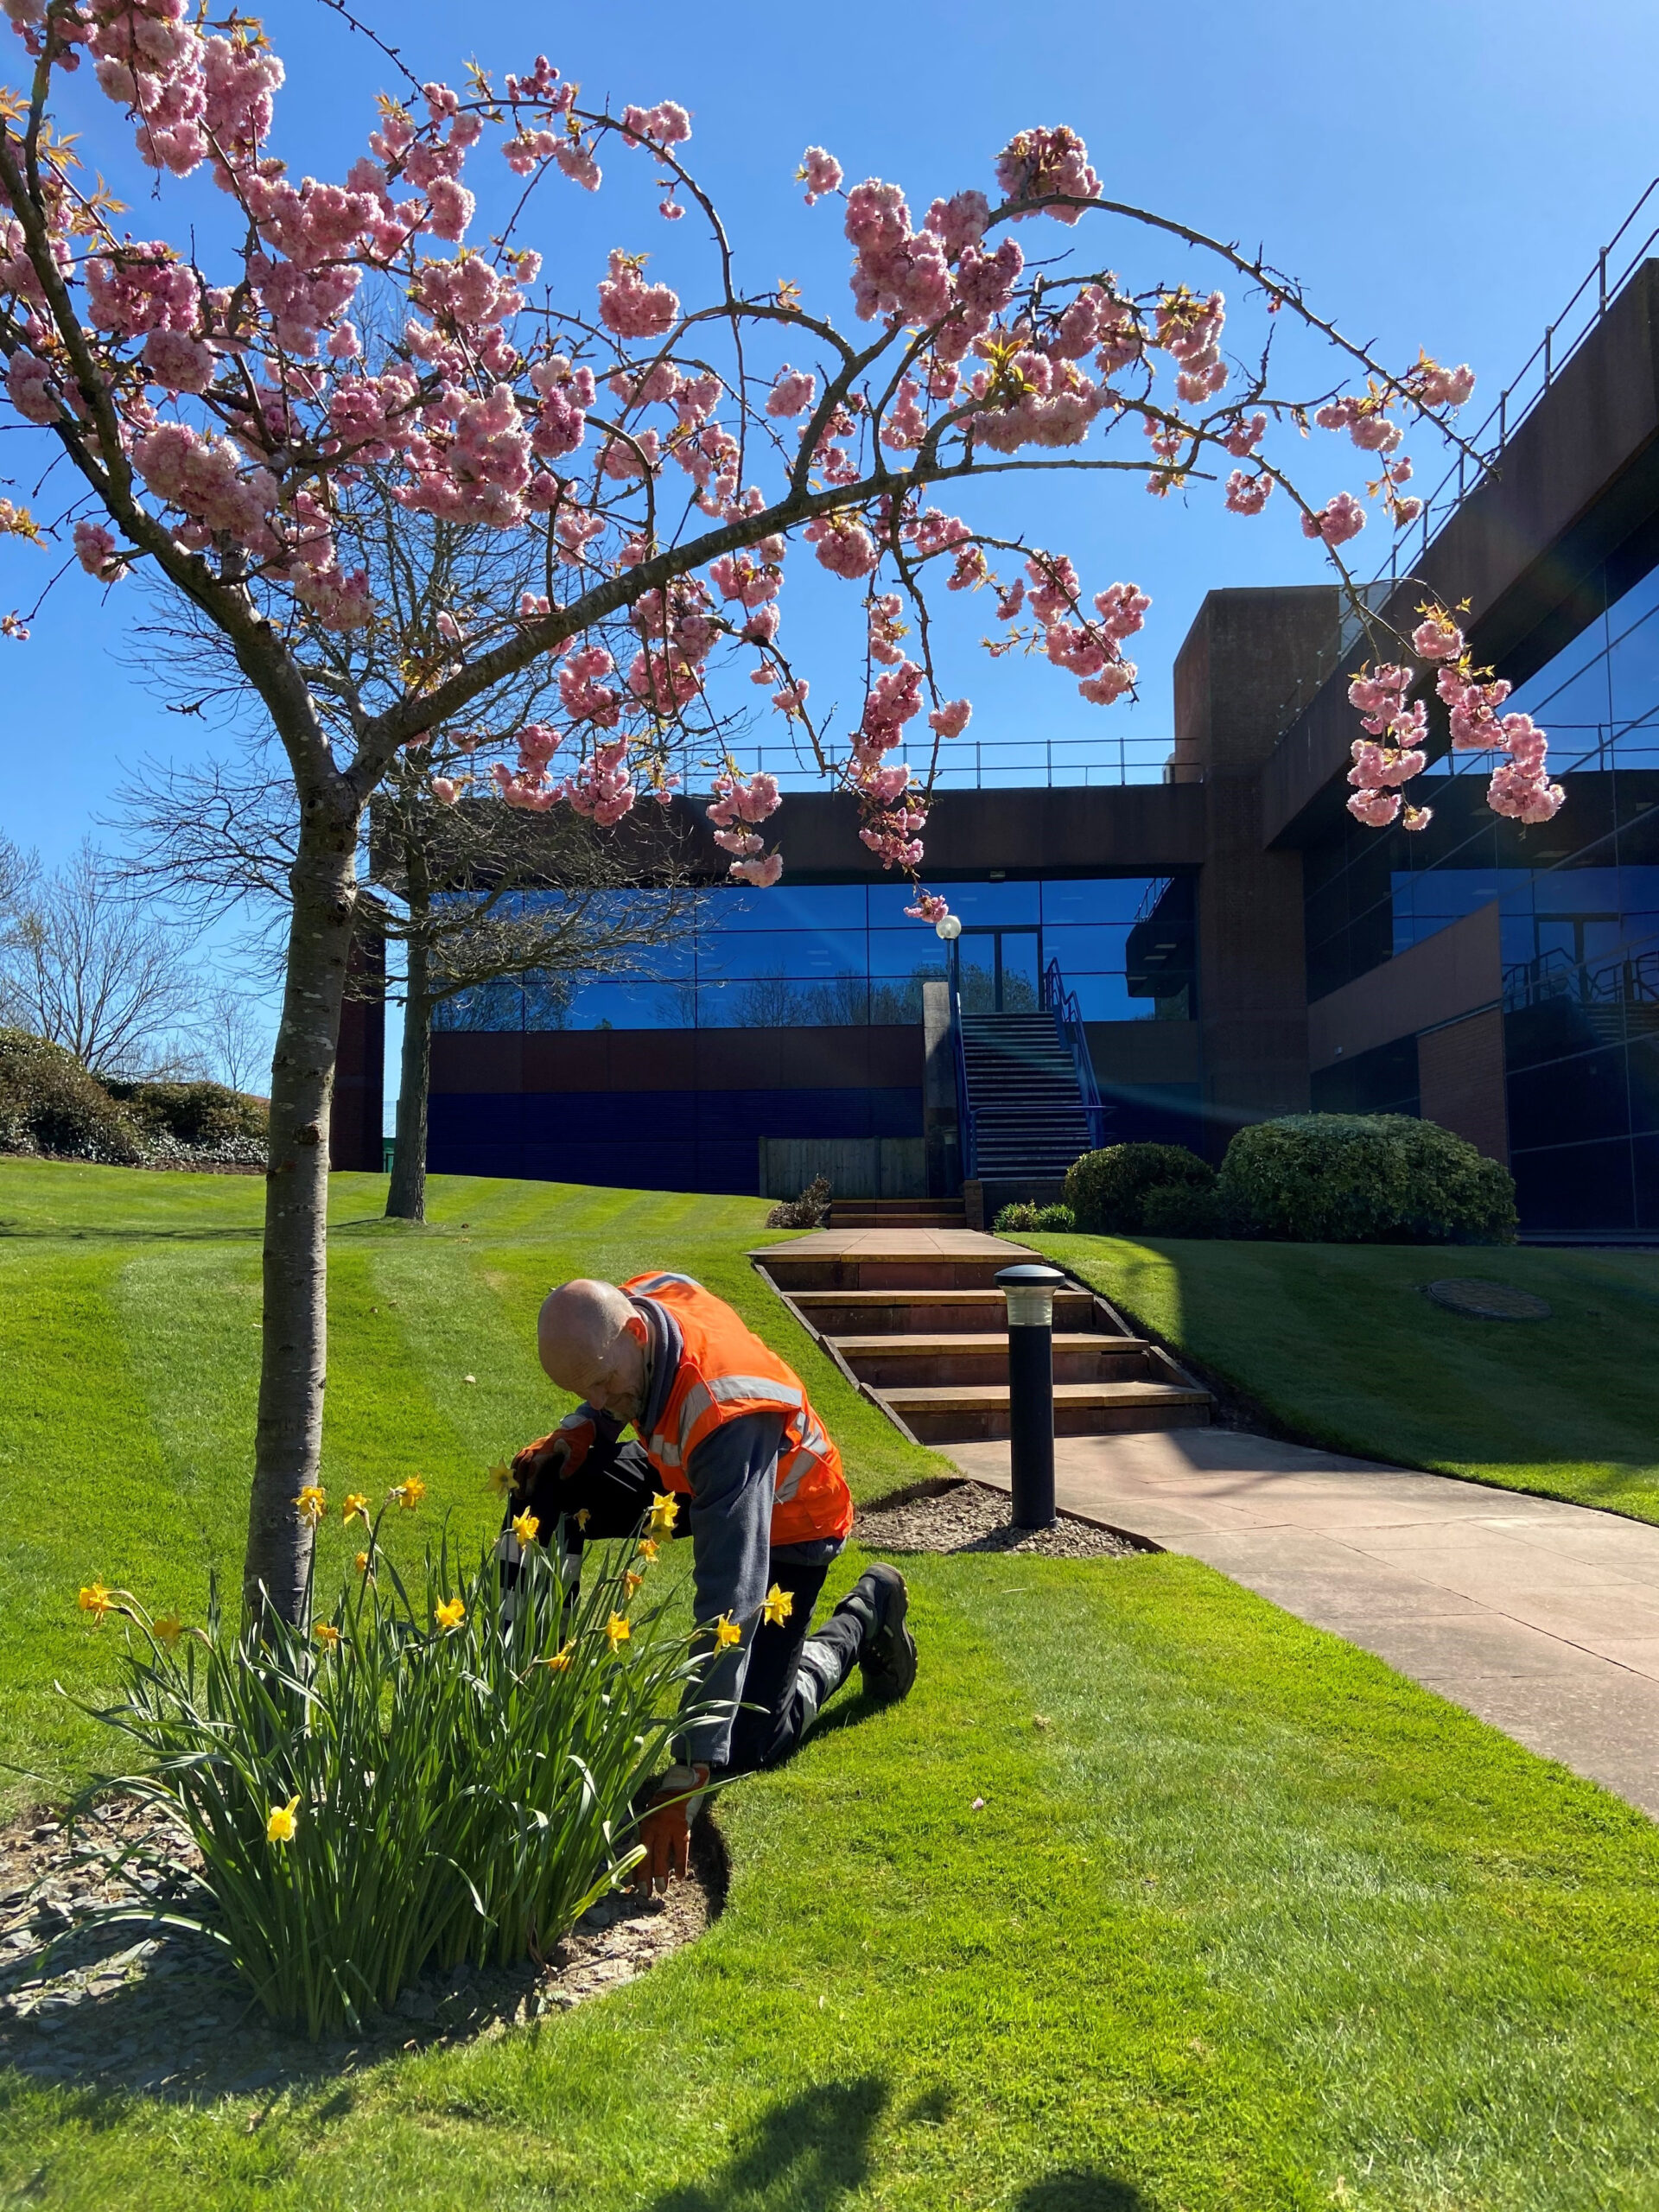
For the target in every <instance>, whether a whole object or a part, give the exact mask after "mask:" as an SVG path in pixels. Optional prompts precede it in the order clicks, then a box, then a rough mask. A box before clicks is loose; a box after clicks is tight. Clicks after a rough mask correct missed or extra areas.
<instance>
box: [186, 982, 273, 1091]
mask: <svg viewBox="0 0 1659 2212" xmlns="http://www.w3.org/2000/svg"><path fill="white" fill-rule="evenodd" d="M193 1027H194V1036H195V1039H196V1043H197V1046H198V1049H199V1051H200V1054H201V1057H202V1059H203V1062H204V1064H205V1065H206V1068H207V1072H208V1073H209V1074H210V1075H211V1076H212V1077H213V1079H214V1081H215V1082H218V1083H222V1084H225V1085H226V1088H227V1089H229V1090H238V1091H241V1092H243V1093H244V1094H245V1095H250V1096H251V1095H254V1094H255V1093H257V1090H259V1088H260V1086H261V1085H262V1084H268V1083H269V1082H270V1051H271V1035H270V1027H269V1025H268V1024H267V1023H265V1022H264V1021H263V1020H261V1019H260V1017H259V1014H258V1013H257V1008H256V1005H255V1002H254V1001H253V999H252V998H251V996H250V995H249V992H248V990H247V988H246V987H245V985H238V984H235V983H229V982H217V983H210V984H209V985H208V986H207V988H206V989H205V990H204V991H203V992H202V994H201V996H200V1002H199V1005H198V1008H197V1013H196V1018H195V1021H194V1025H193Z"/></svg>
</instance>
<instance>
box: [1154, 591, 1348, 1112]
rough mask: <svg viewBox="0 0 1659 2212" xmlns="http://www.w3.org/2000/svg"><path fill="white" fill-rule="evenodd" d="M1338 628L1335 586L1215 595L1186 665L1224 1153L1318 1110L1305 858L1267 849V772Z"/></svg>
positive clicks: (1208, 1083)
mask: <svg viewBox="0 0 1659 2212" xmlns="http://www.w3.org/2000/svg"><path fill="white" fill-rule="evenodd" d="M1337 620H1338V600H1337V594H1336V591H1335V589H1334V588H1332V587H1331V586H1328V585H1323V584H1321V585H1312V586H1307V587H1297V588H1289V589H1285V590H1263V591H1217V592H1211V594H1209V596H1208V597H1207V598H1206V599H1205V602H1204V604H1203V606H1202V607H1200V608H1199V610H1198V619H1197V620H1196V621H1195V622H1194V623H1193V625H1192V629H1191V630H1190V631H1189V632H1187V636H1186V640H1185V644H1184V645H1182V647H1181V650H1180V652H1179V656H1178V657H1177V659H1176V662H1175V762H1176V765H1177V767H1178V769H1179V770H1181V771H1183V772H1187V773H1190V774H1196V775H1198V776H1201V777H1202V779H1203V780H1202V782H1201V783H1200V784H1199V785H1198V790H1199V791H1201V793H1202V795H1203V799H1204V823H1205V834H1204V863H1203V866H1202V868H1201V869H1200V871H1199V874H1198V978H1199V981H1198V1031H1199V1046H1200V1053H1201V1058H1202V1077H1201V1080H1202V1084H1203V1096H1204V1109H1205V1116H1206V1120H1207V1122H1208V1125H1209V1139H1208V1141H1209V1145H1210V1148H1211V1150H1212V1151H1213V1152H1215V1153H1217V1154H1220V1153H1221V1152H1223V1151H1224V1150H1225V1148H1226V1145H1227V1141H1228V1139H1229V1138H1230V1135H1231V1134H1232V1132H1233V1130H1234V1129H1235V1128H1237V1127H1238V1126H1239V1125H1240V1124H1241V1123H1243V1122H1255V1121H1261V1120H1263V1119H1265V1118H1267V1117H1268V1116H1271V1115H1274V1114H1291V1113H1297V1112H1301V1111H1305V1110H1306V1106H1307V1096H1308V1092H1307V987H1306V964H1305V961H1304V957H1303V944H1304V934H1303V922H1302V867H1301V858H1300V855H1299V854H1297V853H1295V852H1294V851H1293V852H1266V851H1264V850H1263V849H1262V829H1261V823H1262V768H1263V766H1264V764H1265V763H1266V761H1267V760H1268V757H1269V755H1270V754H1271V753H1272V751H1273V747H1274V740H1275V737H1276V734H1277V726H1276V721H1275V715H1276V710H1277V709H1278V706H1279V704H1280V702H1281V701H1282V700H1283V699H1284V697H1285V696H1286V694H1287V692H1288V690H1290V688H1291V686H1292V685H1293V683H1294V682H1295V680H1296V677H1297V674H1298V671H1300V670H1301V669H1303V668H1305V667H1306V666H1307V664H1308V663H1309V662H1310V660H1312V659H1313V658H1316V657H1317V655H1318V654H1319V652H1321V651H1322V650H1323V649H1324V648H1325V646H1326V645H1328V644H1329V643H1330V641H1331V640H1332V638H1333V636H1334V634H1335V631H1336V626H1337ZM1177 788H1179V786H1178V787H1177Z"/></svg>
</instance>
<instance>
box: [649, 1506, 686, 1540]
mask: <svg viewBox="0 0 1659 2212" xmlns="http://www.w3.org/2000/svg"><path fill="white" fill-rule="evenodd" d="M679 1517H680V1501H679V1499H678V1498H677V1497H653V1498H652V1501H651V1533H652V1535H653V1536H671V1535H673V1533H674V1523H675V1522H677V1520H678V1519H679Z"/></svg>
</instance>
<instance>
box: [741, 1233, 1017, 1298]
mask: <svg viewBox="0 0 1659 2212" xmlns="http://www.w3.org/2000/svg"><path fill="white" fill-rule="evenodd" d="M751 1256H752V1257H753V1258H754V1259H756V1260H758V1261H759V1262H760V1265H761V1266H762V1267H763V1268H765V1269H766V1273H767V1274H769V1275H770V1276H771V1277H772V1281H774V1282H775V1283H776V1284H777V1286H778V1287H779V1290H783V1291H787V1292H788V1293H789V1294H790V1296H791V1298H792V1297H793V1296H794V1295H795V1294H796V1293H797V1291H801V1290H888V1291H899V1292H907V1291H912V1290H991V1291H995V1289H996V1275H997V1270H998V1269H999V1268H1006V1267H1010V1266H1012V1265H1013V1264H1014V1262H1016V1261H1020V1260H1026V1259H1033V1260H1034V1259H1036V1258H1037V1257H1038V1256H1039V1255H1038V1254H1036V1253H1035V1252H1026V1251H1023V1250H1021V1251H1009V1252H1007V1253H1003V1254H998V1255H988V1256H987V1257H985V1258H984V1259H980V1258H978V1257H976V1256H969V1255H966V1254H964V1255H961V1256H960V1257H958V1256H957V1255H955V1254H952V1253H950V1252H938V1253H932V1252H924V1253H914V1254H912V1253H908V1252H906V1253H886V1252H849V1253H844V1254H839V1255H829V1254H820V1253H816V1252H808V1253H802V1254H800V1255H797V1254H796V1253H795V1252H794V1251H793V1250H792V1249H791V1247H790V1246H789V1245H787V1244H776V1245H772V1246H769V1247H767V1248H766V1249H765V1250H762V1251H759V1252H755V1253H753V1254H752V1255H751ZM998 1295H999V1296H1000V1295H1001V1294H1000V1293H999V1294H998Z"/></svg>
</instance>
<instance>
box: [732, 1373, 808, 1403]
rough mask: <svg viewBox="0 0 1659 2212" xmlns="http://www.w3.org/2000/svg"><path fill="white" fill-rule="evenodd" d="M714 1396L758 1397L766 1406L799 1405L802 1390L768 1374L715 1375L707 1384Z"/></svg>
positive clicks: (803, 1399)
mask: <svg viewBox="0 0 1659 2212" xmlns="http://www.w3.org/2000/svg"><path fill="white" fill-rule="evenodd" d="M709 1390H710V1392H711V1393H712V1395H714V1396H715V1397H716V1398H759V1399H760V1402H761V1403H762V1404H763V1405H767V1406H800V1405H804V1403H805V1398H804V1395H803V1394H802V1392H800V1391H799V1390H798V1389H795V1388H794V1387H793V1386H792V1385H791V1384H790V1383H774V1382H773V1381H772V1377H771V1376H769V1375H717V1376H715V1379H714V1380H713V1382H711V1383H709Z"/></svg>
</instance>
